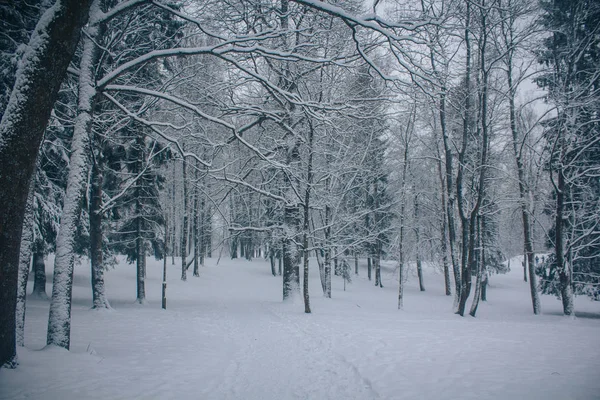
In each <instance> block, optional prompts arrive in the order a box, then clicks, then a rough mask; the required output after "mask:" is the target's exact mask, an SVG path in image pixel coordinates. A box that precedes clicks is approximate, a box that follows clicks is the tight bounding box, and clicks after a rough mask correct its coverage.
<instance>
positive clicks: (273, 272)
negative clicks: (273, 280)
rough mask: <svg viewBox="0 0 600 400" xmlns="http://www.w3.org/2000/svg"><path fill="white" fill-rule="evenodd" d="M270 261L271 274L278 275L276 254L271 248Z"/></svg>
mask: <svg viewBox="0 0 600 400" xmlns="http://www.w3.org/2000/svg"><path fill="white" fill-rule="evenodd" d="M269 262H270V263H271V274H272V275H273V276H277V269H275V254H274V253H273V250H272V249H269Z"/></svg>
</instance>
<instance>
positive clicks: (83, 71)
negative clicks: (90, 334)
mask: <svg viewBox="0 0 600 400" xmlns="http://www.w3.org/2000/svg"><path fill="white" fill-rule="evenodd" d="M99 11H100V6H99V0H95V1H94V2H93V4H92V11H91V14H92V15H98V12H99ZM99 35H100V28H99V26H98V23H94V22H92V23H90V24H88V26H87V28H86V35H85V37H84V38H83V41H82V46H81V47H82V52H81V58H80V62H79V78H78V99H77V116H76V117H75V121H74V124H73V137H72V140H71V149H70V150H71V154H70V156H69V173H68V177H67V188H66V191H65V196H64V203H63V208H62V213H61V217H60V229H59V232H58V236H57V238H56V252H55V258H54V276H53V281H52V301H51V302H50V312H49V315H48V334H47V337H46V343H47V344H48V345H56V346H59V347H63V348H66V349H69V347H70V343H71V298H72V291H73V267H74V254H75V232H76V231H77V226H78V225H79V221H80V217H81V206H82V201H81V199H82V198H83V193H84V191H85V189H86V183H87V178H88V171H89V158H90V155H91V152H90V150H91V149H90V144H91V143H90V136H91V132H92V122H93V118H94V103H95V100H96V87H95V83H94V77H95V72H96V71H95V66H96V64H97V61H98V59H99V55H100V52H99V48H98V46H97V45H96V44H97V41H98V40H99V39H100V37H99Z"/></svg>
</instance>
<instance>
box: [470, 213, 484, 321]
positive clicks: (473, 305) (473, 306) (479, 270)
mask: <svg viewBox="0 0 600 400" xmlns="http://www.w3.org/2000/svg"><path fill="white" fill-rule="evenodd" d="M482 219H483V217H481V216H477V225H478V226H477V228H478V229H477V231H478V233H479V235H478V242H479V245H478V247H479V260H477V275H476V278H475V293H474V294H473V302H472V303H471V311H470V312H469V314H470V315H471V317H474V316H475V314H477V307H478V306H479V300H480V299H481V284H482V282H483V274H484V271H485V243H484V241H483V232H485V222H483V221H482Z"/></svg>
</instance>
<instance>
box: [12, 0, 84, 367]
mask: <svg viewBox="0 0 600 400" xmlns="http://www.w3.org/2000/svg"><path fill="white" fill-rule="evenodd" d="M90 4H91V0H63V1H61V2H58V3H56V4H55V5H54V6H52V7H50V8H49V9H48V10H47V11H46V12H45V13H44V16H43V17H42V18H41V19H40V21H39V22H38V24H37V26H36V29H35V31H34V32H33V34H32V35H31V39H30V41H29V46H28V48H27V51H26V52H25V54H24V55H23V58H22V59H21V61H20V68H19V70H18V71H17V74H16V77H15V84H14V86H13V91H12V94H11V97H10V100H9V103H8V105H7V107H6V109H5V110H4V114H3V116H2V121H1V122H0V187H1V188H2V190H0V204H2V210H1V211H0V227H1V228H0V249H2V251H0V366H6V367H13V368H14V367H16V365H17V360H16V346H15V345H16V336H15V322H16V315H15V314H16V303H17V298H16V297H17V296H16V294H17V286H18V283H17V282H18V269H19V253H20V244H21V233H22V228H23V219H24V215H25V206H26V203H27V195H28V192H29V183H30V181H31V176H32V174H33V171H34V168H35V164H36V162H35V161H36V158H37V153H38V149H39V146H40V143H41V140H42V136H43V134H44V130H45V128H46V125H47V123H48V118H49V117H50V112H51V111H52V107H53V105H54V101H55V100H56V96H57V94H58V90H59V88H60V84H61V83H62V81H63V78H64V76H65V73H66V71H67V67H68V66H69V62H70V61H71V59H72V57H73V54H74V52H75V48H76V46H77V42H78V41H79V35H80V29H81V27H82V26H83V25H84V24H85V22H86V21H87V18H88V15H89V14H88V11H89V7H90Z"/></svg>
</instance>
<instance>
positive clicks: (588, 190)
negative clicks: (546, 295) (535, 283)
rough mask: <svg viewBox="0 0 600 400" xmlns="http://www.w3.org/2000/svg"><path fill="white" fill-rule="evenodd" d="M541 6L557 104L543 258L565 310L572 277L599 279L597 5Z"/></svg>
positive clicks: (581, 286)
mask: <svg viewBox="0 0 600 400" xmlns="http://www.w3.org/2000/svg"><path fill="white" fill-rule="evenodd" d="M542 8H543V11H544V13H543V15H542V19H541V24H542V26H544V27H545V28H546V29H548V30H550V31H551V32H552V35H551V36H549V37H548V38H546V39H545V40H544V46H543V49H542V50H541V51H539V52H538V59H539V61H540V62H541V63H543V64H544V65H546V66H547V67H548V69H547V70H546V71H544V73H543V74H542V75H541V76H540V77H539V78H538V80H537V81H538V84H540V85H541V86H542V87H544V88H546V89H547V90H548V100H549V102H551V103H552V104H553V105H554V107H555V110H556V116H555V117H554V118H552V119H550V120H548V121H546V123H545V126H546V133H545V135H546V138H547V139H546V140H547V142H548V147H549V149H550V152H549V153H550V156H549V160H548V163H547V166H548V170H549V173H550V178H551V182H552V186H553V200H554V206H553V207H552V211H551V213H552V215H553V217H554V225H553V227H552V229H551V235H552V237H551V239H550V245H551V247H552V249H553V252H552V255H551V257H549V259H548V261H547V264H546V265H547V268H548V269H550V275H551V276H558V287H559V292H560V298H561V300H562V304H563V312H564V314H565V315H573V314H574V306H573V291H574V287H573V286H574V284H575V287H576V288H577V291H578V292H580V293H581V292H587V293H588V294H590V295H591V296H593V297H597V293H598V285H599V282H600V279H599V276H600V270H599V269H598V265H600V258H599V256H598V255H599V254H600V234H599V233H598V229H597V226H598V213H597V210H598V206H599V203H598V201H599V200H598V199H599V198H600V195H599V194H600V185H599V183H598V179H597V172H598V169H599V165H600V159H599V157H598V154H600V134H599V131H600V129H599V125H598V118H597V115H598V104H599V97H598V90H599V88H600V86H599V85H600V67H599V65H600V52H599V51H598V44H599V43H600V5H599V4H598V2H596V1H587V0H579V1H564V0H554V1H548V2H542ZM542 287H543V288H547V285H546V284H543V285H542Z"/></svg>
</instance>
